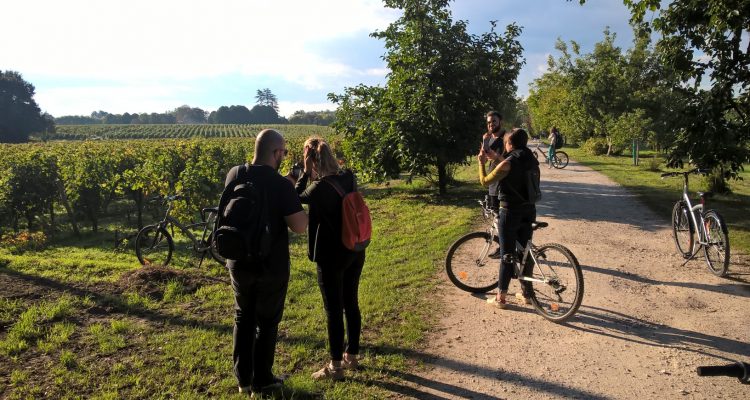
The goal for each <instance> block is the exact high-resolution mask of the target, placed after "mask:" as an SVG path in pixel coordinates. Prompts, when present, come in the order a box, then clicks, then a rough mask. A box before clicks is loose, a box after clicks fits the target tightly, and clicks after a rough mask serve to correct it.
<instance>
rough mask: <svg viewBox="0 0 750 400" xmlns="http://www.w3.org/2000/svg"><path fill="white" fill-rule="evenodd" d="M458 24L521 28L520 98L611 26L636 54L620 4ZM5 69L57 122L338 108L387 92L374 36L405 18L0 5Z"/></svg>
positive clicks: (284, 9)
mask: <svg viewBox="0 0 750 400" xmlns="http://www.w3.org/2000/svg"><path fill="white" fill-rule="evenodd" d="M450 7H451V10H452V13H453V17H454V19H456V20H459V19H460V20H466V21H468V23H469V30H470V31H471V32H472V33H477V34H479V33H483V32H486V31H487V30H489V21H491V20H496V21H498V27H499V28H501V29H500V30H502V28H504V27H505V25H507V24H509V23H511V22H516V23H517V24H518V25H520V26H522V27H523V34H522V35H521V37H520V42H521V44H522V46H523V47H524V49H525V51H524V57H525V59H526V65H525V66H524V68H523V70H522V72H521V75H520V76H519V80H518V87H519V90H518V95H519V96H522V97H525V96H526V94H527V93H528V85H529V83H530V82H531V81H533V79H534V78H536V77H538V76H540V75H541V74H542V73H543V72H544V70H545V69H546V65H547V63H546V60H547V56H548V55H549V54H553V55H556V54H557V53H556V52H555V50H554V44H555V40H556V39H557V38H558V37H559V38H562V39H563V40H565V41H570V40H575V41H577V42H578V43H579V44H580V45H581V47H582V51H584V52H588V51H590V50H591V49H592V47H593V45H594V43H596V42H598V41H600V40H601V39H602V38H603V33H602V32H603V31H604V29H605V27H607V26H609V27H610V30H611V31H612V32H616V33H617V44H618V45H619V46H621V47H623V48H629V47H630V46H631V40H632V32H631V30H630V27H629V26H628V18H629V14H628V11H627V9H626V7H625V6H624V5H623V4H622V1H621V0H599V1H595V0H593V1H592V0H590V1H588V2H587V3H586V4H585V5H584V6H580V5H578V2H577V1H574V2H567V1H565V0H527V1H511V0H457V1H454V2H452V3H451V5H450ZM3 14H4V15H3V18H2V22H3V23H2V24H0V70H16V71H18V72H20V73H21V74H22V75H23V76H24V78H25V79H26V80H27V81H29V82H31V83H32V84H34V86H35V87H36V97H35V99H36V101H37V103H38V104H39V106H40V107H41V108H42V109H43V110H45V111H47V112H49V113H51V114H52V115H55V116H62V115H72V114H74V115H88V114H90V113H91V112H92V111H96V110H104V111H108V112H112V113H124V112H131V113H133V112H137V113H142V112H164V111H167V110H170V109H174V108H176V107H179V106H180V105H183V104H188V105H190V106H193V107H200V108H203V109H204V110H207V111H212V110H215V109H216V108H218V107H220V106H222V105H234V104H242V105H246V106H252V105H253V104H254V103H255V99H254V96H255V91H256V90H257V89H262V88H270V89H271V90H272V91H273V92H274V94H276V96H277V97H278V99H279V106H280V113H281V114H282V115H285V116H289V115H290V114H291V113H293V112H294V111H296V110H300V109H304V110H307V111H312V110H323V109H333V108H334V105H333V104H331V103H328V100H327V97H326V95H327V94H328V93H330V92H335V93H341V92H342V91H343V89H344V88H345V87H348V86H354V85H357V84H360V83H364V84H368V85H375V84H383V83H385V76H386V74H387V72H388V71H387V69H386V65H385V63H384V62H383V60H382V58H381V57H382V55H383V54H384V52H385V51H384V48H383V45H382V42H381V41H379V40H376V39H374V38H371V37H369V33H371V32H373V31H374V30H383V29H385V28H386V27H387V26H388V24H389V23H390V22H392V21H394V20H395V19H396V18H398V12H397V11H395V10H391V9H386V8H384V7H383V3H382V2H381V1H380V0H318V1H309V0H274V1H268V0H262V1H258V0H214V1H204V0H181V1H177V0H159V1H153V0H129V1H122V0H110V1H92V0H67V1H54V0H24V1H14V2H12V3H10V4H6V5H3Z"/></svg>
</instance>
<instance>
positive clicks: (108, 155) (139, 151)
mask: <svg viewBox="0 0 750 400" xmlns="http://www.w3.org/2000/svg"><path fill="white" fill-rule="evenodd" d="M329 137H330V136H329ZM305 139H306V136H297V137H291V138H288V139H287V147H288V149H289V156H288V157H286V159H285V160H284V164H283V165H282V171H284V172H286V171H288V170H289V169H290V167H291V164H292V163H293V162H294V161H299V160H301V158H302V144H303V142H304V140H305ZM253 146H254V141H253V140H248V139H241V138H234V139H200V138H196V139H189V140H187V139H167V140H107V141H73V142H71V141H57V142H48V143H27V144H16V145H7V144H6V145H0V233H1V232H2V231H8V230H11V229H12V230H14V231H17V230H19V229H20V228H28V229H29V230H34V229H40V228H49V227H51V228H52V229H55V221H56V214H58V220H59V214H62V215H64V216H65V217H66V218H65V220H66V224H65V226H69V227H70V229H72V230H73V231H74V232H76V233H77V232H78V231H79V225H83V223H86V225H88V226H90V228H91V230H92V231H97V230H98V229H99V227H100V220H101V218H102V217H103V216H105V215H106V216H108V217H112V216H113V215H112V212H108V209H110V208H111V204H113V202H119V203H120V204H122V203H125V204H129V206H128V207H129V209H131V210H133V211H134V212H135V214H136V215H137V219H136V222H131V223H130V228H136V227H140V226H142V225H143V223H144V221H143V220H142V214H143V211H144V207H145V203H146V201H145V200H146V199H148V198H150V197H152V196H155V195H162V196H164V195H168V194H175V193H180V194H182V195H184V197H185V199H184V200H181V201H178V202H176V203H175V205H174V212H175V215H177V216H178V217H181V218H184V219H186V220H194V219H195V218H196V216H197V211H198V210H200V208H202V207H210V206H215V205H216V203H217V201H218V197H219V195H220V193H221V189H222V186H223V183H224V178H225V176H226V173H227V171H228V170H229V168H231V167H232V166H233V165H236V164H239V163H241V162H243V161H245V160H247V159H248V158H252V153H253ZM334 146H336V144H335V143H334ZM117 217H120V218H122V219H124V217H122V216H117ZM146 222H148V221H146ZM68 223H69V225H68ZM118 223H119V224H120V225H128V223H127V221H118ZM134 225H137V226H134ZM57 228H60V227H57Z"/></svg>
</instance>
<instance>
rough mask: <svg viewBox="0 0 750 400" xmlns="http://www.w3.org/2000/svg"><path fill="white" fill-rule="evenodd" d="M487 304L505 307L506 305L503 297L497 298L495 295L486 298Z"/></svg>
mask: <svg viewBox="0 0 750 400" xmlns="http://www.w3.org/2000/svg"><path fill="white" fill-rule="evenodd" d="M487 304H489V305H491V306H493V307H497V308H505V306H506V303H505V299H502V300H498V299H497V298H496V297H495V296H492V297H490V298H489V299H487Z"/></svg>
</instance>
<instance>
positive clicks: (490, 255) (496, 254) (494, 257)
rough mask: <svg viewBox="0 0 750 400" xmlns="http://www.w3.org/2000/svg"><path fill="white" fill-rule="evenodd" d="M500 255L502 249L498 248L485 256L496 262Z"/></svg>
mask: <svg viewBox="0 0 750 400" xmlns="http://www.w3.org/2000/svg"><path fill="white" fill-rule="evenodd" d="M501 253H502V249H501V248H500V247H498V248H497V250H495V251H493V252H492V253H490V254H487V257H489V258H492V259H493V260H497V259H498V258H500V255H501Z"/></svg>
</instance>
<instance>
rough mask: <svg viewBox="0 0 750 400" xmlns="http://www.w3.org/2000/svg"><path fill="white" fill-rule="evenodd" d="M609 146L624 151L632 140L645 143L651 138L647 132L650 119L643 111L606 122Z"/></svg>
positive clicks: (651, 135) (638, 110)
mask: <svg viewBox="0 0 750 400" xmlns="http://www.w3.org/2000/svg"><path fill="white" fill-rule="evenodd" d="M606 125H607V132H609V140H610V144H611V145H612V147H614V148H618V149H624V148H628V147H630V146H631V143H632V142H633V140H639V141H645V140H647V139H648V138H650V137H653V134H652V132H649V131H648V128H649V126H650V125H651V119H650V118H648V117H646V112H645V111H644V110H643V109H640V108H639V109H636V110H634V111H632V112H626V113H623V114H620V116H619V117H617V118H616V119H611V120H607V122H606Z"/></svg>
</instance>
